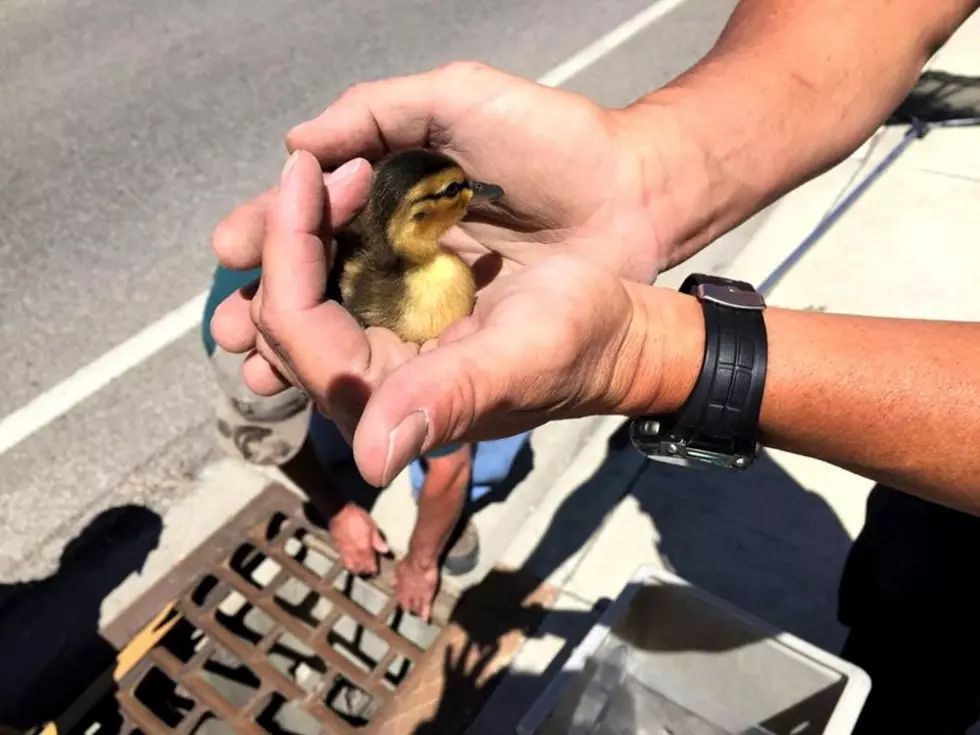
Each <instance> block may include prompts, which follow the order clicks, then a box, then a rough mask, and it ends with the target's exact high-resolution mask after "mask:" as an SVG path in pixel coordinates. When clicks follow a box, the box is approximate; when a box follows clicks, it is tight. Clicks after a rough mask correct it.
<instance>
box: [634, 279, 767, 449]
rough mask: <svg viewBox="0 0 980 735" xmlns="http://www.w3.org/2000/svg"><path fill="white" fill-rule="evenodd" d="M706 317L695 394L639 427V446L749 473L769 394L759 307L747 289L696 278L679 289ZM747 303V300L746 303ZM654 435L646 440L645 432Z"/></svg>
mask: <svg viewBox="0 0 980 735" xmlns="http://www.w3.org/2000/svg"><path fill="white" fill-rule="evenodd" d="M680 290H681V291H682V292H683V293H688V294H692V295H697V296H698V298H699V300H700V302H701V306H702V309H703V312H704V323H705V353H704V360H703V362H702V364H701V372H700V375H699V377H698V380H697V383H696V384H695V387H694V390H693V391H692V392H691V395H690V397H689V398H688V400H687V401H686V402H685V404H684V405H683V406H682V407H681V408H680V409H679V410H678V411H676V412H675V413H673V414H670V415H667V416H660V417H647V418H648V419H654V420H652V421H648V420H644V419H640V420H638V421H636V422H635V427H634V429H633V434H634V437H635V439H636V440H637V441H638V442H639V443H641V444H642V443H644V439H645V438H646V439H647V440H648V441H651V442H652V441H656V442H667V443H668V444H667V446H668V448H669V447H670V443H678V444H682V445H683V446H684V447H685V449H686V450H687V451H688V452H690V450H695V451H698V452H709V453H711V454H715V455H722V456H725V457H729V458H730V462H731V465H732V466H735V467H745V466H748V464H750V463H751V461H752V459H753V458H754V457H755V454H756V451H757V450H756V448H757V443H758V433H759V413H760V410H761V408H762V395H763V390H764V388H765V379H766V367H767V362H768V340H767V338H766V325H765V320H764V317H763V311H762V308H761V307H759V306H754V305H755V304H758V303H761V297H759V296H758V295H757V294H756V292H755V289H753V288H752V286H750V285H749V284H747V283H742V282H739V281H731V280H727V279H723V278H718V277H715V276H706V275H701V274H695V275H692V276H689V277H688V278H687V279H686V280H685V281H684V283H683V285H682V286H681V288H680ZM743 297H748V298H743ZM648 427H649V429H652V430H653V431H656V435H655V437H654V436H652V435H651V436H649V437H644V436H643V434H644V433H645V431H647V429H648Z"/></svg>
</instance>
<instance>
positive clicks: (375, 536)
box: [371, 528, 391, 554]
mask: <svg viewBox="0 0 980 735" xmlns="http://www.w3.org/2000/svg"><path fill="white" fill-rule="evenodd" d="M371 546H373V547H374V550H375V551H377V552H378V553H379V554H387V553H389V552H390V551H391V549H390V548H389V547H388V543H387V542H386V541H385V540H384V537H383V536H382V535H381V531H379V530H378V529H377V528H375V529H374V532H373V533H372V534H371Z"/></svg>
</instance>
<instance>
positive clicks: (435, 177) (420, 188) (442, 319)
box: [327, 149, 504, 344]
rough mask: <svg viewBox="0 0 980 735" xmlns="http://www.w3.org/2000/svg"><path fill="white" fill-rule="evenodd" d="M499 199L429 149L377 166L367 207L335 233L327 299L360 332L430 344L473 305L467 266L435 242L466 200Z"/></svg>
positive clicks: (491, 189) (396, 156) (466, 204)
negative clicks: (379, 330) (381, 330)
mask: <svg viewBox="0 0 980 735" xmlns="http://www.w3.org/2000/svg"><path fill="white" fill-rule="evenodd" d="M503 193H504V191H503V189H501V188H500V187H499V186H494V185H492V184H484V183H481V182H478V181H471V180H470V179H469V178H467V176H466V174H465V173H464V172H463V169H462V168H460V166H459V164H458V163H456V161H454V160H453V159H452V158H450V157H449V156H445V155H443V154H441V153H436V152H435V151H430V150H425V149H415V150H408V151H404V152H401V153H395V154H393V155H391V156H389V157H388V158H386V159H384V160H382V161H381V162H380V163H379V164H377V166H376V167H375V170H374V175H373V179H372V182H371V189H370V193H369V195H368V202H367V205H366V206H365V207H364V209H362V210H361V212H360V213H359V214H358V215H357V217H356V218H355V219H354V220H353V222H351V224H350V225H349V226H348V227H347V228H345V229H344V230H343V231H341V232H338V233H337V235H336V240H337V256H336V258H335V262H334V267H333V269H332V270H331V274H332V275H331V284H330V287H329V288H328V294H327V295H328V297H329V298H332V299H334V300H336V301H339V302H340V303H341V304H343V306H344V308H346V309H347V311H349V312H350V313H351V314H353V315H354V317H355V318H357V320H358V321H359V322H360V323H361V326H363V327H385V328H386V329H390V330H391V331H393V332H394V333H395V334H397V335H398V336H399V337H400V338H401V339H402V340H405V341H406V342H416V343H419V344H421V343H423V342H425V341H426V340H429V339H435V338H436V337H438V336H439V335H440V334H441V333H442V331H443V330H444V329H445V328H446V327H448V326H449V325H450V324H452V323H453V322H454V321H456V320H457V319H460V318H462V317H464V316H468V315H469V314H470V313H471V312H472V310H473V305H474V303H475V299H476V283H475V282H474V280H473V273H472V271H471V270H470V267H469V266H468V265H467V264H466V263H465V262H464V261H463V260H462V258H460V257H459V256H458V255H456V254H455V253H453V252H451V251H449V250H446V249H444V248H442V247H441V246H440V244H439V239H440V238H441V237H442V236H443V235H444V234H445V233H446V231H447V230H449V229H450V228H451V227H452V226H453V225H455V224H457V223H459V222H460V220H462V219H463V217H464V216H465V215H466V211H467V209H468V208H469V206H470V203H471V202H472V201H474V200H475V199H485V200H494V199H498V198H500V197H501V196H503Z"/></svg>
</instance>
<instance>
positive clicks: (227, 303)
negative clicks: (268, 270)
mask: <svg viewBox="0 0 980 735" xmlns="http://www.w3.org/2000/svg"><path fill="white" fill-rule="evenodd" d="M252 295H253V293H252V292H251V290H246V289H239V290H237V291H235V293H233V294H232V295H231V296H229V297H228V298H226V299H225V300H224V301H222V302H221V303H220V304H218V308H216V309H215V310H214V314H213V315H212V316H211V336H213V337H214V341H215V342H217V343H218V345H219V346H220V347H221V348H222V349H224V350H227V351H228V352H231V353H234V354H240V353H242V352H247V351H249V350H251V349H253V348H254V347H255V338H256V335H257V334H258V332H257V330H256V329H255V324H254V322H253V321H252V316H251V307H252V300H253V299H252Z"/></svg>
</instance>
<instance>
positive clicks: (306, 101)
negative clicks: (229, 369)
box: [0, 0, 735, 583]
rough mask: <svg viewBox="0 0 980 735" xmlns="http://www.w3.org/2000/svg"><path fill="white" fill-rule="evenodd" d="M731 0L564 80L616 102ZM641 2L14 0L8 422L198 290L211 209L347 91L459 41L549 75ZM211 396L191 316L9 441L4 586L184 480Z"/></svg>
mask: <svg viewBox="0 0 980 735" xmlns="http://www.w3.org/2000/svg"><path fill="white" fill-rule="evenodd" d="M663 1H664V0H661V2H663ZM734 4H735V3H734V0H687V1H686V2H682V3H680V5H679V7H677V8H676V9H674V10H671V11H670V12H669V13H667V14H666V15H665V16H664V17H662V18H660V19H659V20H657V21H656V22H654V23H652V24H651V25H650V26H649V27H646V28H645V29H644V30H643V31H642V32H640V33H639V34H637V35H636V36H635V37H633V38H632V39H631V40H629V41H628V42H626V43H624V44H622V45H620V46H619V47H618V48H616V49H615V50H614V51H612V52H611V53H609V54H607V55H605V56H603V57H602V58H600V59H599V60H597V61H595V62H594V63H590V64H589V65H588V66H587V68H584V69H583V70H581V71H580V72H579V73H577V74H576V75H575V76H574V77H572V78H571V79H570V80H569V81H568V82H567V83H566V84H564V86H565V87H566V88H569V89H573V90H575V91H578V92H582V93H585V94H587V95H589V96H591V97H593V98H594V99H596V100H598V101H600V102H602V103H605V104H610V105H621V104H625V103H627V102H629V101H630V100H632V99H634V98H635V97H637V96H639V95H641V94H642V93H644V92H645V91H647V90H649V89H651V88H653V87H654V86H656V85H658V84H662V83H664V82H665V81H667V80H668V79H670V78H671V77H672V76H674V75H676V74H677V73H679V72H680V71H682V70H684V69H685V68H687V67H688V66H689V65H690V64H692V63H693V62H694V61H695V60H696V59H697V58H698V57H699V56H700V55H701V54H703V53H704V52H705V51H706V50H707V49H708V48H709V47H710V45H711V43H712V42H713V41H714V39H715V38H716V37H717V34H718V32H719V31H720V29H721V27H722V25H723V23H724V21H725V19H726V18H727V15H728V13H729V12H730V10H731V8H732V7H733V6H734ZM648 7H649V3H647V2H645V1H644V0H607V1H606V2H603V3H601V4H597V3H591V2H586V0H539V1H538V2H534V3H527V2H523V1H522V0H495V2H493V3H488V2H484V3H479V2H469V3H458V2H456V3H454V2H449V0H438V1H429V2H419V1H418V0H416V1H415V2H407V3H406V2H402V3H396V2H394V1H393V0H358V1H357V2H353V1H352V0H332V1H331V0H327V1H324V0H318V1H316V2H314V1H313V0H283V1H281V2H276V3H266V2H259V1H258V0H241V1H239V2H222V3H217V2H206V1H205V0H177V1H175V2H170V3H139V4H136V3H131V2H123V1H122V0H71V1H69V0H44V1H43V2H22V1H20V0H14V1H13V2H10V3H7V4H5V5H2V6H0V100H2V104H0V161H2V162H3V165H2V166H0V364H2V365H3V369H2V371H0V421H2V420H3V419H4V417H8V416H10V415H11V414H12V413H13V412H15V411H17V410H18V409H21V408H22V407H24V406H26V405H29V404H30V403H31V401H34V400H36V399H37V398H38V397H39V396H48V395H51V394H52V391H55V392H57V388H58V386H59V385H60V384H62V381H65V380H66V379H69V378H71V377H72V376H73V375H75V374H77V373H78V371H79V370H81V369H83V368H85V367H86V366H87V365H90V364H91V363H92V362H93V361H95V360H97V359H98V358H100V356H102V355H104V354H105V353H106V352H108V351H109V350H111V349H113V348H115V347H117V346H118V345H120V344H123V343H125V342H126V341H127V340H128V339H130V338H131V337H132V336H133V335H134V334H137V333H139V332H140V331H141V330H143V329H144V328H146V327H147V325H149V324H152V323H154V322H155V321H157V320H158V319H160V318H161V317H163V316H164V315H167V314H168V313H171V312H173V311H174V310H175V309H178V308H179V307H180V306H181V305H183V304H185V303H187V302H188V301H189V300H190V299H192V298H193V297H194V296H195V295H197V294H199V293H201V292H202V291H203V290H204V289H205V288H206V287H207V285H208V283H209V279H210V275H211V271H212V269H213V267H214V261H213V256H212V254H211V250H210V247H209V238H210V232H211V230H212V228H213V226H214V225H215V224H216V223H217V222H218V220H219V219H220V218H221V217H222V216H223V215H224V214H225V213H226V212H227V211H228V210H229V209H230V208H231V207H232V206H233V205H234V204H235V203H236V202H239V201H241V200H243V199H245V198H247V197H249V196H251V195H253V194H255V193H257V192H258V191H260V190H262V189H263V188H265V187H267V186H268V185H270V184H271V183H273V182H274V181H275V180H276V178H277V176H278V172H279V169H280V167H281V165H282V163H283V161H284V158H285V151H284V147H283V142H282V137H283V134H284V133H285V131H286V130H287V129H288V128H289V127H290V126H292V125H293V124H295V123H297V122H299V121H302V120H304V119H307V118H309V117H311V116H313V115H315V114H316V113H317V112H318V111H320V110H321V109H322V108H324V107H325V106H326V105H328V104H329V103H330V101H331V100H332V99H333V98H335V97H336V96H337V95H338V94H339V93H340V92H342V91H343V90H344V89H345V88H346V87H347V86H349V85H351V84H353V83H356V82H358V81H362V80H368V79H374V78H380V77H385V76H390V75H393V74H401V73H409V72H415V71H421V70H424V69H427V68H430V67H433V66H435V65H438V64H440V63H443V62H447V61H450V60H453V59H466V58H469V59H479V60H482V61H485V62H488V63H490V64H493V65H495V66H498V67H500V68H503V69H505V70H508V71H511V72H514V73H517V74H520V75H523V76H527V77H531V78H538V77H540V76H541V75H543V74H545V73H547V72H548V71H549V70H551V69H553V68H555V67H556V66H558V65H559V64H561V63H562V62H563V61H565V60H566V59H568V58H569V57H572V56H574V55H575V54H576V53H577V52H579V51H581V50H582V49H583V48H585V47H588V46H589V44H591V43H593V42H594V41H595V40H596V39H597V38H599V37H600V36H602V35H603V34H604V33H606V32H608V31H610V30H612V29H615V28H617V27H618V26H620V25H621V24H623V23H624V22H626V21H628V20H629V19H630V18H633V17H634V16H636V14H637V13H640V12H642V11H643V10H644V9H645V8H648ZM55 397H56V396H55ZM212 397H213V383H212V381H211V376H210V373H209V369H208V367H207V365H206V364H205V363H204V360H203V354H202V351H201V347H200V338H199V334H198V332H197V330H196V329H191V331H189V332H187V333H186V334H184V336H182V337H180V338H179V339H177V340H176V341H173V342H172V343H170V344H169V345H168V346H166V347H165V348H163V349H161V350H159V351H157V352H155V353H154V354H152V355H150V356H149V357H148V358H146V359H143V360H140V361H139V362H138V364H136V365H135V366H133V367H132V369H129V370H126V371H125V372H124V373H123V374H122V375H121V376H120V377H118V378H117V379H115V380H113V381H112V382H111V383H109V384H108V385H107V386H105V387H103V388H101V389H99V390H97V391H95V392H94V393H93V394H92V395H91V396H90V397H88V398H86V399H85V400H83V401H81V402H80V403H78V404H77V405H76V406H74V407H73V408H72V409H71V410H70V411H68V412H67V413H65V414H64V415H62V416H59V417H58V418H56V419H55V420H53V421H51V422H49V423H46V424H45V425H44V426H43V427H42V428H40V429H39V430H38V431H36V432H34V433H32V434H30V435H29V436H27V437H26V438H24V439H23V440H22V441H19V442H17V443H15V444H14V445H13V446H12V447H10V448H8V449H6V451H4V452H3V453H2V454H0V582H5V583H8V582H13V581H17V580H24V579H31V578H37V577H41V576H44V575H47V574H50V573H52V572H53V571H54V570H55V568H56V567H57V564H58V558H59V555H60V554H61V551H62V548H63V547H64V545H65V543H66V541H68V540H69V539H70V538H72V537H73V536H75V535H76V534H77V533H78V532H79V531H80V530H81V529H82V528H84V527H85V526H86V524H87V523H88V522H89V521H90V520H91V519H92V517H93V516H95V515H96V514H98V513H99V512H101V511H102V510H104V509H106V508H108V507H110V506H115V505H122V504H125V503H134V502H135V503H141V504H146V505H148V506H149V507H151V508H153V509H154V510H156V511H158V512H160V513H163V512H164V511H165V510H166V509H167V508H168V507H169V506H170V505H172V504H173V503H175V502H177V501H178V500H180V499H181V498H183V497H185V496H186V494H187V493H188V492H190V490H191V488H192V486H193V481H194V478H195V477H196V476H197V474H198V472H199V470H200V469H201V467H203V466H204V465H205V464H207V463H208V462H209V461H211V460H213V459H215V458H216V457H217V450H216V449H215V447H214V444H213V441H212V436H211V426H210V420H211V407H210V402H211V400H212Z"/></svg>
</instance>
